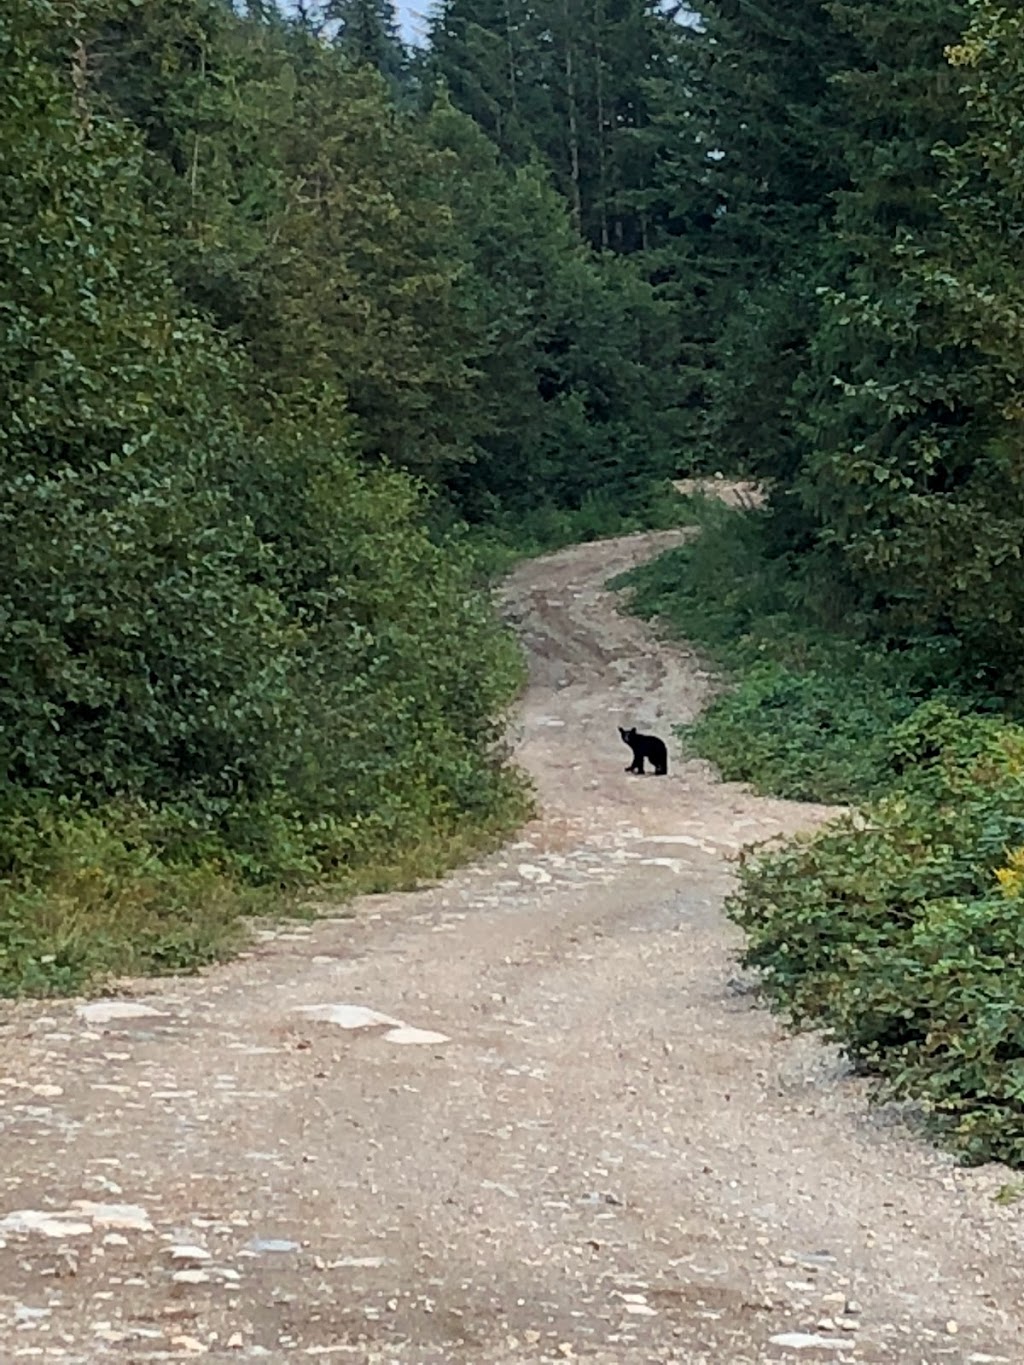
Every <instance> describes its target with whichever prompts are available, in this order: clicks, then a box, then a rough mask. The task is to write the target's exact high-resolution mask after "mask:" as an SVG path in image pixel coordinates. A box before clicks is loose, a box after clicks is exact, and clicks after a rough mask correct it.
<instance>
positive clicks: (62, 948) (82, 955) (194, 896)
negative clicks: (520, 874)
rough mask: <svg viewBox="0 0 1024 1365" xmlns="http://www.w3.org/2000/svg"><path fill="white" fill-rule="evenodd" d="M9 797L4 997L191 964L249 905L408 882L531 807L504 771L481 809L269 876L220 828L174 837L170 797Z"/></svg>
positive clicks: (241, 924)
mask: <svg viewBox="0 0 1024 1365" xmlns="http://www.w3.org/2000/svg"><path fill="white" fill-rule="evenodd" d="M18 802H19V809H18V812H17V813H14V812H8V813H7V815H6V817H5V818H4V819H3V820H2V822H0V998H4V997H6V998H13V997H17V996H26V995H32V996H58V995H68V994H76V993H80V992H85V991H89V990H95V989H103V988H104V987H105V986H106V985H107V984H108V983H109V982H110V981H111V980H112V979H113V978H116V977H120V976H163V975H168V974H178V973H187V972H193V971H196V970H198V969H200V968H202V967H204V966H208V965H209V964H210V963H212V962H216V961H219V960H223V959H225V958H227V957H228V956H230V955H231V953H232V952H234V951H235V950H236V949H237V948H238V947H239V946H240V944H241V943H242V942H244V940H245V936H246V923H247V921H248V919H249V918H250V917H251V916H255V915H273V916H275V917H278V918H281V917H289V918H290V917H295V918H308V917H309V916H310V914H311V913H312V911H311V909H310V906H311V900H312V896H313V894H314V891H316V892H318V893H319V894H321V895H323V896H326V897H327V898H329V900H330V901H331V902H332V903H333V904H337V903H338V902H339V901H340V900H342V899H344V898H347V897H349V896H354V895H358V894H362V893H371V892H381V891H389V890H405V889H409V888H411V887H413V886H415V885H417V884H418V883H420V882H422V881H423V880H425V879H426V880H430V879H433V878H436V877H439V876H441V875H442V874H443V873H445V872H447V871H448V870H449V869H450V868H452V867H454V866H457V865H458V864H459V863H462V862H465V861H467V860H468V859H469V858H471V857H472V856H474V855H476V854H478V853H480V852H484V851H487V850H489V849H490V848H492V847H495V846H496V845H497V844H498V843H499V842H500V841H501V839H502V838H503V837H504V836H505V835H506V834H507V833H508V832H509V831H510V830H512V829H514V828H515V827H516V826H517V825H518V824H519V823H521V821H522V820H523V819H524V818H525V816H526V814H527V812H528V810H529V801H528V794H527V792H526V789H525V786H524V785H523V783H522V781H521V780H520V779H519V778H518V777H517V776H516V775H515V774H514V773H509V774H506V775H505V776H504V779H503V783H502V788H501V790H500V791H499V792H497V793H496V794H495V799H494V801H493V804H492V807H491V809H490V811H489V812H488V814H487V815H486V816H481V817H480V818H477V819H475V820H474V819H465V818H464V819H462V820H459V819H456V818H454V817H448V818H435V819H432V820H431V819H425V820H423V821H421V822H419V823H418V824H415V825H409V826H408V827H407V828H405V829H404V830H403V831H401V832H400V833H399V832H396V833H395V835H394V837H393V838H392V840H391V841H390V843H387V842H383V841H380V842H378V841H367V843H366V844H365V845H364V847H363V849H362V852H361V853H360V854H359V855H357V856H355V857H353V858H352V859H351V861H349V862H348V863H346V864H345V865H340V864H339V865H337V866H336V867H335V868H334V869H333V870H332V871H330V872H325V873H323V874H322V875H321V876H320V877H318V878H314V877H313V876H312V873H311V870H310V869H309V868H308V867H307V868H306V871H305V872H303V871H302V870H301V867H302V863H303V859H295V860H293V867H292V869H291V871H290V872H286V871H284V870H283V869H281V868H279V869H278V874H277V876H276V877H271V875H270V873H269V872H268V871H267V869H266V868H264V867H263V866H262V864H256V863H255V860H254V858H253V857H252V855H251V854H250V855H249V856H240V855H238V854H237V853H235V852H233V851H232V850H231V849H230V848H229V847H228V846H227V845H226V844H225V843H224V842H223V840H221V839H215V838H212V837H210V836H207V837H206V838H205V839H193V840H188V839H186V838H183V837H182V831H181V829H180V827H177V828H176V825H177V823H178V822H177V821H176V820H174V819H173V818H169V817H168V812H166V811H163V812H159V811H148V810H146V809H145V808H143V807H140V806H135V807H131V808H129V807H123V806H108V807H106V808H100V809H89V808H87V807H85V806H83V805H81V804H79V803H75V802H71V801H61V802H56V803H55V802H53V801H51V800H49V799H47V798H42V797H41V798H39V799H37V800H36V801H34V802H31V801H26V798H25V794H24V793H19V795H18ZM307 835H308V831H307ZM302 851H303V854H304V855H305V858H307V859H308V857H309V848H308V845H304V846H303V850H302ZM257 867H259V868H260V870H256V868H257Z"/></svg>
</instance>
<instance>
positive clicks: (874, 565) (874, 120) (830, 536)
mask: <svg viewBox="0 0 1024 1365" xmlns="http://www.w3.org/2000/svg"><path fill="white" fill-rule="evenodd" d="M967 8H968V6H967V4H966V3H965V0H885V3H882V0H856V2H855V3H843V4H835V5H834V6H833V13H834V16H835V19H836V22H837V23H838V24H839V25H840V26H841V27H842V29H843V31H844V32H846V33H848V34H849V35H850V36H851V38H852V39H853V40H854V41H855V43H856V52H857V60H856V63H855V64H853V63H851V67H850V69H849V70H848V71H846V72H845V73H842V74H841V75H840V76H839V77H838V78H837V81H836V89H837V96H838V98H839V99H840V100H841V105H840V112H841V114H842V121H843V125H844V127H845V130H846V132H845V138H844V143H845V160H846V165H847V167H848V172H849V178H850V183H849V186H848V188H847V189H846V190H845V191H844V192H843V193H842V194H841V195H840V196H839V199H838V211H837V217H836V223H835V229H836V233H835V238H834V243H833V246H832V248H831V271H830V273H831V278H829V279H828V280H827V281H826V283H827V285H828V289H827V292H826V293H825V294H824V296H823V297H824V307H823V309H822V312H821V318H820V325H819V329H818V332H817V334H816V336H815V339H814V345H813V350H812V355H811V358H810V365H809V367H808V372H807V378H806V381H805V382H804V384H803V385H802V386H801V391H802V392H803V394H804V395H805V413H806V420H805V421H804V422H803V423H802V424H801V434H802V438H803V440H804V442H805V444H806V457H805V461H804V465H803V469H802V472H801V474H800V477H799V478H798V480H797V485H796V495H797V498H798V499H799V502H800V504H801V506H802V508H803V510H804V512H805V513H806V514H807V520H808V524H809V526H810V527H811V528H816V529H815V530H814V532H813V533H814V535H815V538H816V540H817V542H818V545H819V551H818V556H817V558H818V563H817V566H816V568H815V569H814V572H815V573H817V574H820V575H821V579H820V581H822V582H825V583H828V584H830V585H831V586H830V587H829V589H828V596H829V597H830V598H831V600H833V602H835V603H836V604H837V605H838V604H839V603H840V602H841V601H843V600H844V599H843V598H842V597H837V588H838V586H839V585H841V584H843V585H845V586H846V597H845V601H846V603H847V605H848V604H849V603H850V602H851V601H853V602H860V603H861V604H862V605H863V606H864V607H865V608H866V609H867V610H868V611H870V612H873V613H874V614H875V624H876V625H878V626H881V628H883V629H892V628H894V627H896V628H899V629H901V630H907V629H913V628H917V629H921V628H927V629H934V628H941V627H942V626H943V625H944V624H948V620H947V617H946V613H945V612H944V611H942V610H939V609H937V602H938V600H939V597H941V594H937V592H936V584H937V583H938V582H939V580H944V581H945V582H946V583H947V585H948V573H947V572H946V571H944V570H943V569H942V568H941V566H942V565H943V563H944V562H945V556H946V554H947V553H948V550H949V548H950V546H949V542H948V539H947V536H946V532H945V531H944V530H943V529H942V522H943V519H944V516H945V512H944V510H943V509H948V508H949V507H950V506H951V500H952V501H955V499H956V490H957V489H958V487H960V485H962V483H963V482H964V480H965V479H969V478H970V477H971V470H972V468H973V466H974V465H975V463H976V461H977V451H978V442H979V439H981V436H982V432H983V430H984V428H985V426H986V424H987V420H988V419H987V416H986V414H985V412H984V410H983V407H981V408H979V406H978V403H977V394H976V392H975V387H976V378H975V360H974V357H973V356H972V355H971V353H970V348H965V347H964V346H963V345H962V344H960V343H959V342H957V341H956V340H955V339H954V336H953V329H952V328H951V326H950V318H949V315H948V309H947V307H946V306H945V305H944V304H942V305H940V304H939V301H938V300H937V298H936V296H935V293H934V291H933V290H932V289H931V288H930V287H928V286H927V285H926V283H925V281H924V280H923V279H922V277H921V275H920V272H919V271H917V270H916V269H915V268H913V264H912V263H913V261H914V259H915V258H916V257H925V256H928V255H929V254H930V253H931V252H933V251H934V250H935V249H936V247H937V244H938V242H939V241H940V240H941V239H942V238H943V236H944V235H945V227H944V219H943V214H942V211H941V201H940V194H939V186H940V176H941V166H940V163H939V161H938V160H937V158H936V156H935V146H936V144H937V143H938V142H944V143H946V144H949V145H956V144H957V143H958V142H959V141H960V140H961V138H962V136H963V129H964V120H965V113H966V110H965V106H964V101H963V98H962V96H961V93H960V91H959V89H958V82H957V80H956V78H955V76H954V74H953V72H952V71H951V69H950V68H949V65H948V63H947V61H946V58H945V55H944V48H945V47H946V46H947V45H948V44H949V43H951V42H954V41H955V40H956V38H957V37H958V35H959V34H960V32H961V30H962V28H963V25H964V23H965V22H966V15H967ZM881 609H884V613H883V614H881V615H879V612H880V610H881Z"/></svg>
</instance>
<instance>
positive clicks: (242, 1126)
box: [0, 533, 1024, 1365]
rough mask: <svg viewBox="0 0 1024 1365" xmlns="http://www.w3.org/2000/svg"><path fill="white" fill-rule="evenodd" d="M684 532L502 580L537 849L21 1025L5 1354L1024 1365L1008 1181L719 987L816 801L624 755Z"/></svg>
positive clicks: (670, 662) (647, 686) (7, 1132)
mask: <svg viewBox="0 0 1024 1365" xmlns="http://www.w3.org/2000/svg"><path fill="white" fill-rule="evenodd" d="M672 538H673V536H672V534H671V533H669V534H667V535H663V536H641V537H634V538H631V539H628V540H623V541H617V542H605V543H603V544H599V545H590V546H584V547H578V548H576V549H573V550H570V551H567V552H565V553H561V554H558V555H554V556H550V557H548V558H546V559H543V560H539V561H533V562H532V563H529V564H527V565H525V566H523V567H522V568H521V569H520V570H519V571H518V572H517V573H516V574H515V575H514V577H513V578H512V580H511V581H510V583H509V585H508V588H507V592H506V601H507V607H508V611H509V614H510V616H511V617H512V618H513V619H515V620H516V621H517V623H518V626H519V629H520V631H521V633H522V636H523V638H524V640H525V642H526V644H527V647H528V649H529V651H530V656H531V684H530V688H529V691H528V693H527V695H526V697H525V699H524V703H523V707H522V712H521V718H520V740H519V757H520V760H521V761H522V762H523V763H524V764H525V765H526V767H527V768H528V769H529V770H530V772H531V773H532V774H533V776H534V778H535V780H536V782H537V787H538V791H539V795H540V799H541V802H542V807H543V814H542V817H541V818H540V819H539V820H538V821H537V822H536V823H535V824H533V825H531V826H530V827H529V828H528V829H526V830H525V831H524V832H523V834H522V837H521V839H520V840H519V841H518V842H517V843H515V844H513V845H512V846H510V847H509V848H507V849H505V850H504V851H503V852H502V853H501V854H499V855H496V856H495V857H493V858H490V859H488V860H486V861H485V862H483V863H481V864H480V865H478V866H476V867H473V868H470V869H467V870H465V871H463V872H461V873H460V874H458V875H457V876H455V877H453V878H451V879H450V880H449V881H448V882H446V883H445V884H444V885H442V886H439V887H436V888H433V889H429V890H425V891H422V892H419V893H416V894H409V895H389V896H382V897H374V898H368V899H367V900H364V901H363V902H361V903H360V904H359V905H358V907H357V914H356V916H355V918H337V919H333V920H328V921H326V922H323V923H320V924H317V925H316V926H314V927H313V928H311V929H309V930H305V929H301V928H300V929H295V930H292V929H289V930H286V931H284V932H282V933H278V934H276V935H267V936H265V938H264V939H263V941H262V942H261V943H260V944H259V945H258V946H257V948H256V949H255V950H254V951H253V952H252V953H250V954H249V955H248V956H247V957H245V958H243V959H242V960H241V961H239V962H237V963H235V964H233V965H232V966H230V967H227V968H223V969H219V970H217V971H215V972H212V973H210V974H209V975H207V976H206V977H205V978H202V979H199V980H176V981H168V982H163V983H158V984H154V983H140V985H139V988H138V993H137V994H136V995H135V996H134V998H133V1000H132V1004H133V1006H135V1007H136V1008H139V1007H143V1006H144V1007H146V1008H147V1009H148V1011H149V1012H148V1013H144V1014H135V1015H131V1016H127V1015H125V1016H123V1017H120V1018H110V1019H108V1020H107V1021H106V1022H103V1021H102V1020H101V1019H99V1018H98V1017H97V1016H96V1014H95V1012H94V1011H90V1010H89V1009H88V1008H86V1009H85V1010H83V1009H82V1008H81V1007H80V1006H77V1005H75V1004H73V1003H66V1004H61V1005H59V1006H52V1007H42V1006H24V1007H18V1008H17V1009H8V1010H7V1012H6V1013H5V1014H0V1362H3V1363H4V1365H6V1362H8V1361H14V1360H18V1359H21V1358H22V1357H25V1358H33V1357H34V1358H39V1359H42V1360H46V1361H48V1360H63V1361H65V1362H92V1361H97V1362H103V1361H107V1360H110V1361H119V1362H144V1361H151V1360H179V1359H189V1358H199V1357H200V1356H204V1357H205V1358H206V1359H208V1360H218V1361H219V1360H224V1361H229V1360H254V1359H262V1360H269V1361H302V1360H306V1359H318V1358H319V1359H326V1360H329V1361H333V1360H352V1361H365V1362H381V1365H384V1362H391V1361H396V1362H413V1363H419V1362H423V1363H424V1365H426V1363H427V1362H442V1361H444V1362H453V1365H456V1363H458V1365H498V1362H501V1363H502V1365H513V1363H514V1365H527V1363H530V1365H533V1363H534V1362H538V1363H539V1362H544V1361H560V1362H564V1361H567V1360H569V1361H571V1360H574V1359H579V1360H585V1361H589V1362H592V1363H594V1365H613V1363H614V1365H618V1363H619V1362H623V1363H625V1362H630V1363H632V1362H663V1361H684V1362H693V1363H694V1365H696V1363H697V1362H708V1363H709V1365H712V1363H714V1365H742V1362H754V1361H757V1362H761V1361H765V1362H768V1361H772V1362H783V1361H823V1360H824V1361H847V1360H848V1361H861V1362H872V1361H877V1362H889V1361H902V1362H914V1363H915V1365H924V1362H937V1361H953V1362H975V1365H982V1363H983V1362H984V1361H986V1360H988V1361H991V1360H998V1359H1002V1360H1006V1361H1012V1362H1015V1363H1016V1362H1021V1361H1024V1331H1022V1328H1024V1306H1022V1301H1021V1291H1022V1273H1021V1237H1020V1233H1019V1227H1020V1213H1019V1211H1018V1209H1017V1208H1015V1207H1008V1208H1004V1207H1001V1206H999V1205H997V1204H995V1203H994V1202H993V1199H992V1195H993V1194H994V1193H995V1192H996V1191H997V1190H998V1189H999V1187H1000V1186H1001V1185H1002V1184H1003V1183H1004V1182H1005V1181H1006V1179H1007V1178H1008V1177H1007V1176H1006V1174H1005V1173H1003V1172H1000V1171H999V1170H995V1169H986V1170H983V1171H961V1170H958V1169H957V1168H956V1167H955V1166H954V1165H953V1164H952V1163H951V1162H950V1161H949V1160H948V1159H946V1158H944V1157H942V1156H941V1155H939V1154H937V1153H935V1152H933V1151H931V1150H930V1149H928V1148H927V1147H926V1146H925V1145H924V1144H922V1143H921V1142H919V1141H918V1140H917V1139H915V1138H914V1137H913V1136H912V1135H911V1134H909V1133H908V1132H906V1131H904V1130H903V1129H902V1128H901V1127H900V1126H899V1125H898V1124H897V1123H896V1122H895V1121H894V1120H893V1118H892V1116H891V1115H884V1114H882V1115H880V1114H872V1113H871V1112H869V1111H868V1110H867V1109H866V1107H865V1105H864V1097H863V1092H862V1089H861V1087H860V1086H859V1085H858V1084H857V1083H855V1082H853V1081H850V1080H849V1079H846V1078H844V1077H843V1074H842V1070H841V1068H840V1067H838V1066H837V1064H836V1062H835V1059H834V1057H833V1056H832V1055H831V1054H830V1053H829V1052H828V1051H826V1050H824V1049H822V1048H821V1047H819V1046H818V1045H817V1044H816V1043H814V1042H813V1041H812V1040H808V1039H799V1040H793V1039H789V1038H787V1037H785V1036H784V1035H783V1034H782V1032H781V1031H780V1030H779V1029H778V1028H777V1027H776V1025H775V1024H774V1023H773V1022H772V1021H771V1020H770V1019H769V1018H768V1017H767V1016H766V1015H765V1014H763V1013H762V1012H761V1011H760V1010H758V1009H756V1008H755V1007H754V1006H753V1005H752V1004H751V1002H750V999H749V997H748V996H747V995H745V994H743V992H742V989H741V988H740V986H739V983H737V981H736V980H735V978H736V969H735V966H734V962H733V956H732V955H733V953H734V950H735V947H736V942H737V937H736V934H735V932H734V931H733V930H732V929H731V928H730V927H729V926H728V924H727V923H726V921H725V920H724V919H723V917H722V914H721V909H720V907H721V901H722V897H723V894H724V893H725V891H726V890H727V888H728V885H729V873H728V864H727V858H728V856H729V855H730V854H731V853H733V852H734V851H735V850H736V849H737V848H738V847H740V846H741V845H742V844H744V843H746V842H748V841H751V840H754V839H759V838H763V837H768V836H771V835H773V834H776V833H778V832H780V831H783V830H791V829H795V828H797V827H799V826H801V825H807V824H809V823H812V822H813V821H814V820H815V819H817V818H819V816H820V815H821V813H822V812H821V811H820V810H817V809H815V808H813V807H806V806H798V805H794V804H791V803H786V802H778V801H768V800H763V799H758V798H755V797H752V796H751V795H749V794H747V793H746V792H745V791H744V790H743V789H741V788H738V787H734V786H728V785H721V784H717V783H716V782H715V781H714V780H713V775H712V774H711V773H710V772H709V771H708V770H707V768H706V767H705V766H704V765H702V764H697V763H690V764H682V763H679V762H676V763H674V764H673V765H672V768H671V773H670V776H669V777H668V778H667V779H654V778H646V779H638V778H630V777H628V776H627V775H626V774H625V773H624V771H623V769H624V767H625V765H626V764H627V763H628V761H629V753H628V751H627V750H626V748H625V746H624V745H622V744H621V743H620V741H619V738H618V735H617V732H616V726H617V725H618V724H619V723H622V724H624V725H629V724H632V723H636V724H637V725H638V726H639V728H640V729H641V730H643V729H646V728H653V729H657V730H659V731H660V733H662V734H663V735H666V736H667V735H668V733H669V725H670V722H671V721H673V720H676V719H681V718H684V717H686V716H689V715H692V714H693V713H694V711H695V709H696V708H697V707H699V706H700V704H701V702H702V700H703V699H704V698H705V696H706V692H707V688H708V680H707V677H706V675H705V674H704V672H703V671H702V669H701V668H700V667H699V665H698V663H697V662H696V661H695V660H694V659H693V658H691V657H690V656H689V655H687V654H686V653H685V652H682V651H673V650H670V649H668V648H666V647H665V646H662V645H657V644H655V642H654V641H653V638H652V636H651V635H650V633H649V632H648V631H647V630H646V628H644V627H643V626H641V625H640V624H639V623H637V622H635V621H631V620H629V619H625V618H622V617H619V616H617V615H616V613H615V610H614V603H613V600H612V598H611V597H610V595H609V594H608V593H607V592H605V591H604V590H603V587H602V585H603V583H604V582H605V580H606V579H607V578H608V577H609V576H610V575H611V574H613V573H615V572H617V571H619V570H620V569H622V568H625V567H627V566H628V565H629V564H631V563H633V562H635V561H636V560H638V559H640V558H643V557H645V556H646V555H648V554H650V553H651V552H652V551H653V550H654V549H655V548H656V546H657V545H659V544H663V543H666V542H667V541H671V539H672ZM317 1006H320V1007H325V1009H324V1011H322V1013H323V1014H325V1015H326V1016H330V1015H331V1014H332V1009H331V1008H330V1007H333V1021H332V1019H331V1018H330V1017H319V1018H318V1017H317V1016H316V1010H315V1007H317ZM311 1007H313V1010H312V1012H310V1010H311ZM340 1007H345V1008H340ZM360 1010H362V1011H363V1012H364V1013H363V1014H362V1015H360V1012H359V1011H360ZM367 1010H373V1011H380V1012H382V1013H383V1014H384V1015H386V1016H388V1017H389V1020H388V1021H380V1020H378V1021H376V1022H374V1023H371V1024H370V1026H367V1027H343V1025H355V1024H364V1025H365V1024H367V1023H368V1022H369V1020H370V1018H371V1016H368V1015H366V1013H365V1011H367ZM432 1034H433V1035H435V1036H434V1037H433V1040H431V1035H432ZM78 1201H87V1202H86V1203H84V1204H83V1203H81V1202H78ZM44 1211H45V1212H46V1213H47V1220H44V1221H42V1225H41V1226H40V1225H39V1224H40V1218H41V1215H42V1214H43V1213H44Z"/></svg>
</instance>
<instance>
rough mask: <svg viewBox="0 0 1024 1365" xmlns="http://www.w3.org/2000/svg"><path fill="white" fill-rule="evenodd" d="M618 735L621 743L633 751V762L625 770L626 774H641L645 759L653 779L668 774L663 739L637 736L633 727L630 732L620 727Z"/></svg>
mask: <svg viewBox="0 0 1024 1365" xmlns="http://www.w3.org/2000/svg"><path fill="white" fill-rule="evenodd" d="M619 734H620V735H621V736H622V742H623V743H624V744H628V745H629V747H630V748H631V749H632V750H633V762H632V763H631V764H630V765H629V767H628V768H627V769H626V772H627V773H642V772H643V770H644V759H645V758H646V759H647V761H648V762H649V763H650V764H651V766H652V767H653V768H654V776H655V777H664V776H665V774H666V773H667V772H668V750H667V749H666V748H665V741H664V740H663V739H659V738H658V737H657V735H638V734H637V732H636V728H635V727H634V728H633V729H632V730H623V728H622V726H621V725H620V726H619Z"/></svg>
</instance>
